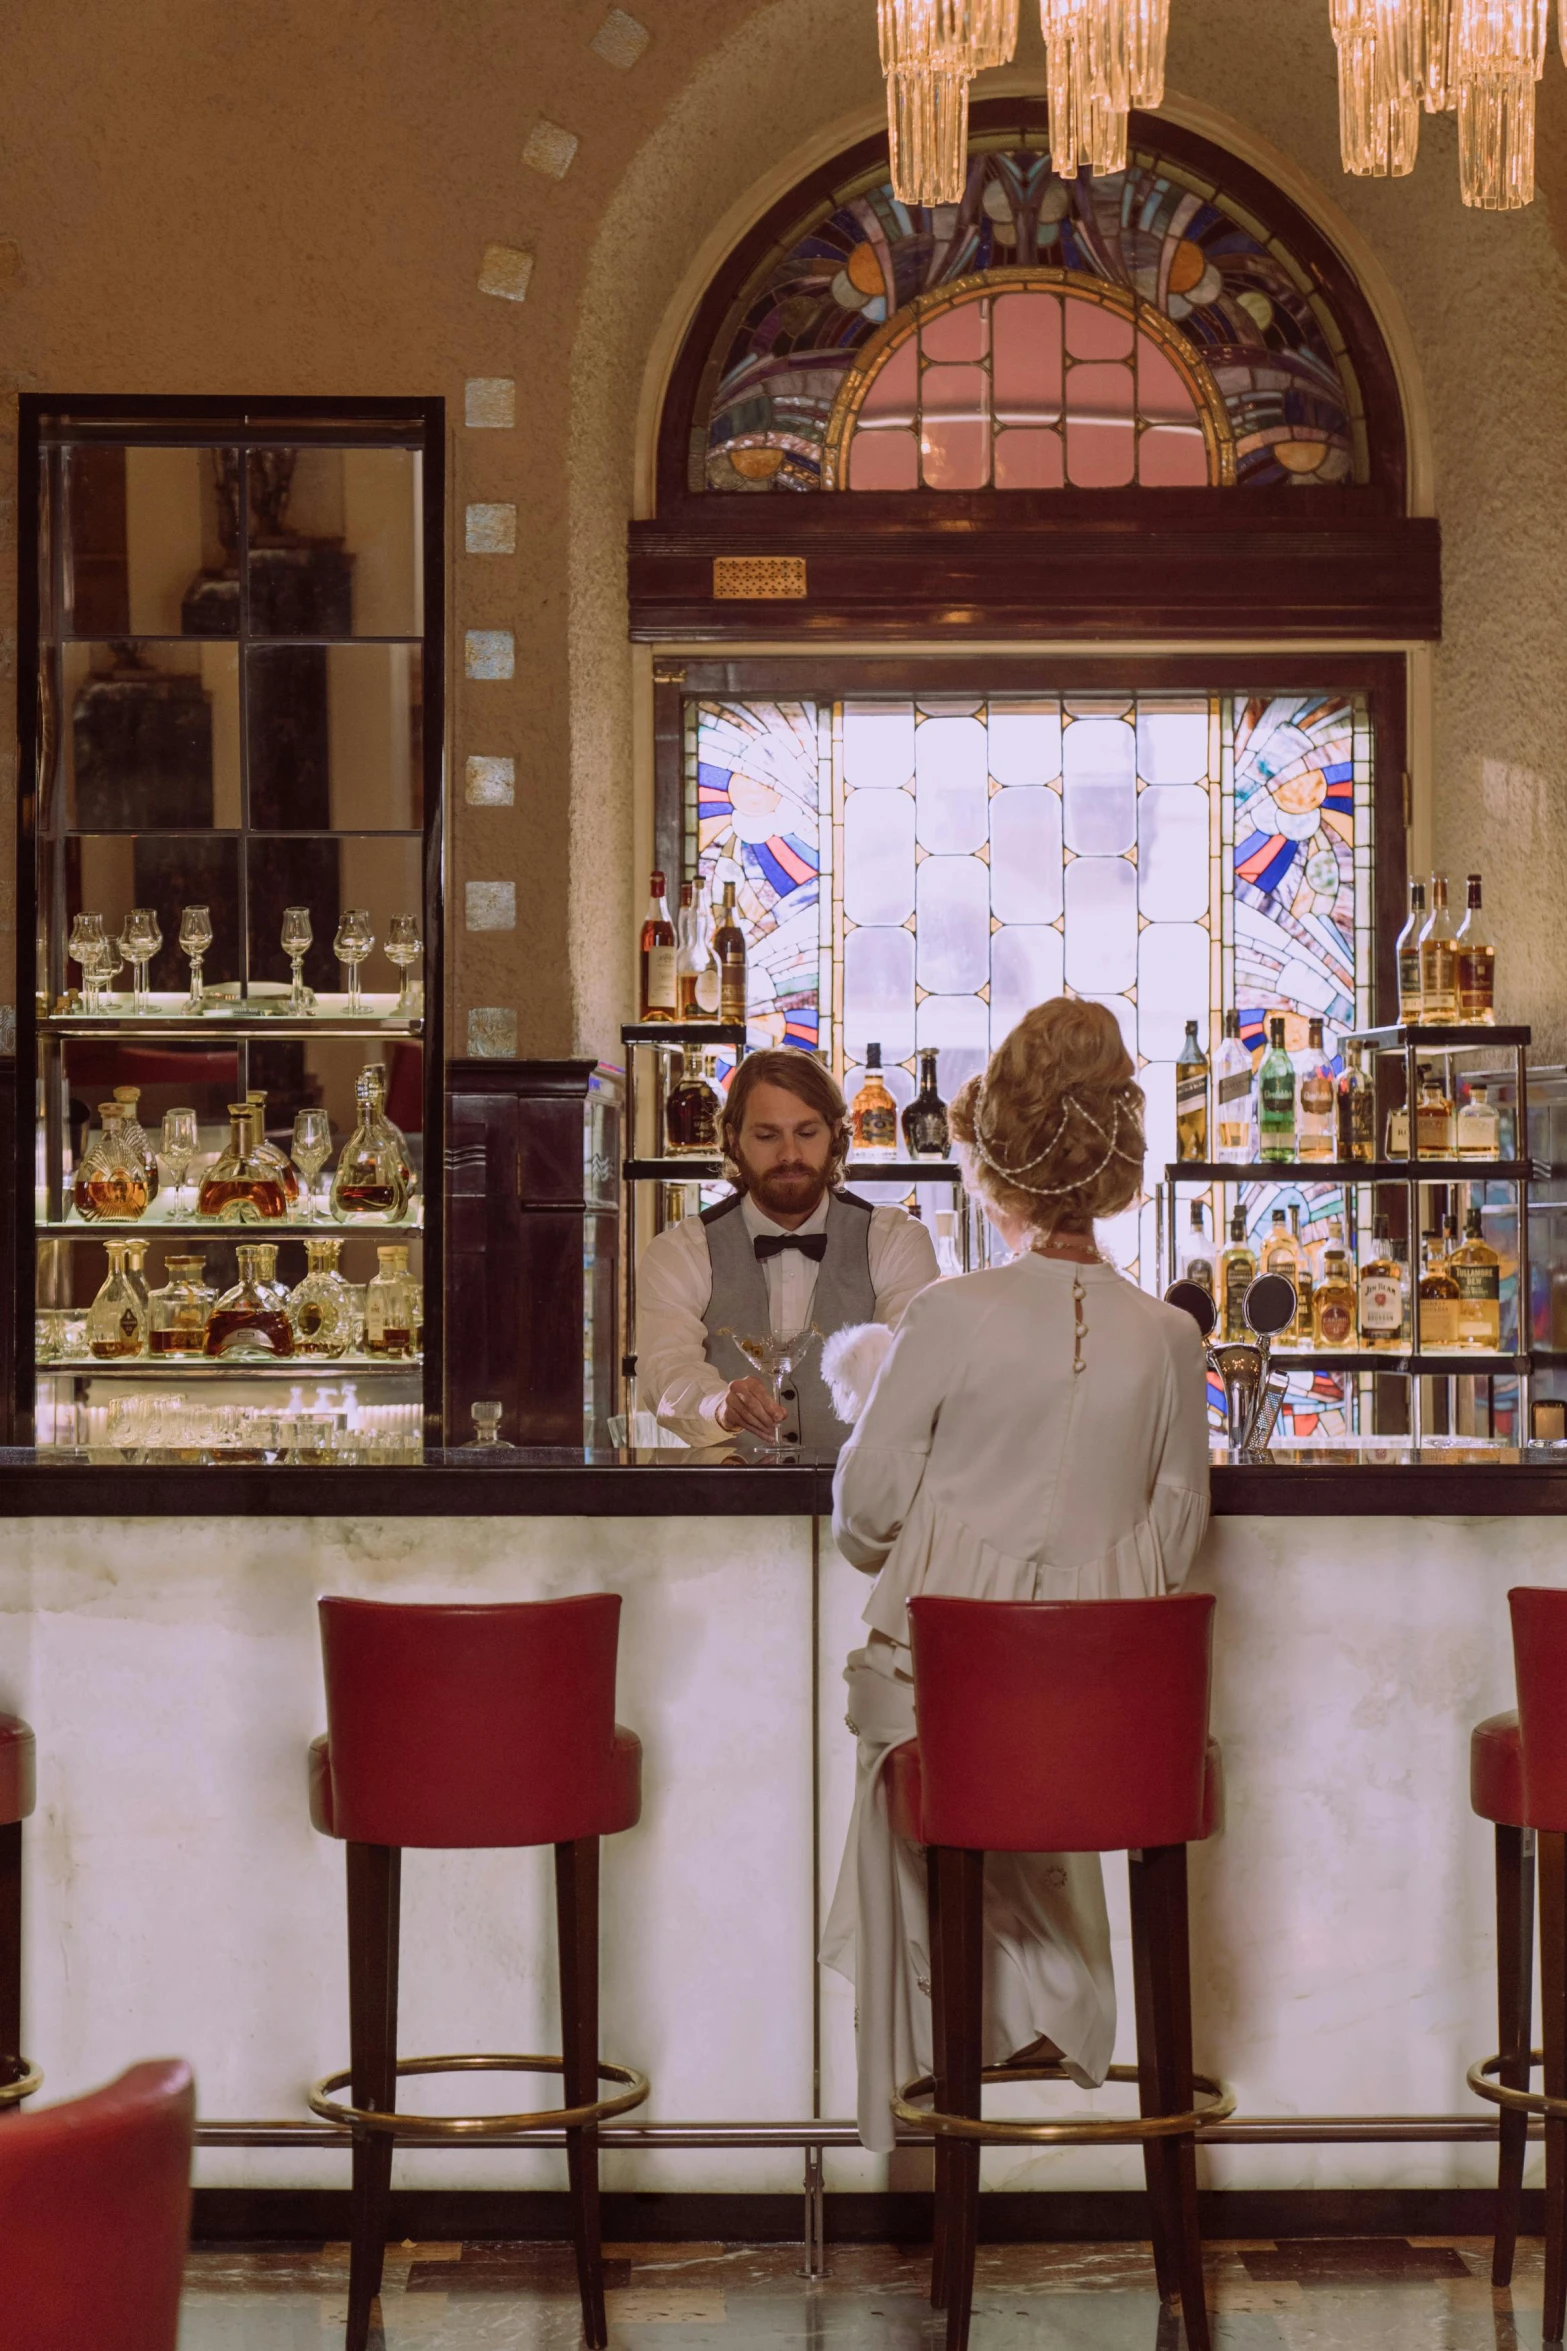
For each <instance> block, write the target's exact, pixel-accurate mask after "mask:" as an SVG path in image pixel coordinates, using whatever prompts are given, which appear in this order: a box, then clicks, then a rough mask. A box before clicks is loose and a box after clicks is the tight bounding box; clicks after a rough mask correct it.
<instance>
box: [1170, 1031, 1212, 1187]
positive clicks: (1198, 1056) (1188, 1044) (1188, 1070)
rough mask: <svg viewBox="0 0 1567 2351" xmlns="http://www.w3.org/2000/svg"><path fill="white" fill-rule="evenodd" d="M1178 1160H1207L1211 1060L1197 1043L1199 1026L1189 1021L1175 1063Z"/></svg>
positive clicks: (1176, 1154) (1176, 1145) (1176, 1151)
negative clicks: (1209, 1066) (1209, 1062)
mask: <svg viewBox="0 0 1567 2351" xmlns="http://www.w3.org/2000/svg"><path fill="white" fill-rule="evenodd" d="M1175 1156H1176V1158H1177V1159H1206V1158H1207V1156H1208V1056H1207V1054H1206V1053H1204V1051H1203V1049H1202V1047H1201V1045H1199V1044H1198V1042H1197V1023H1196V1022H1195V1021H1194V1020H1189V1021H1188V1022H1187V1024H1186V1034H1185V1036H1184V1037H1183V1038H1182V1040H1181V1050H1180V1053H1179V1054H1178V1056H1177V1058H1176V1063H1175Z"/></svg>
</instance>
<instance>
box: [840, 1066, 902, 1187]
mask: <svg viewBox="0 0 1567 2351" xmlns="http://www.w3.org/2000/svg"><path fill="white" fill-rule="evenodd" d="M849 1133H850V1140H851V1149H852V1151H853V1154H854V1156H855V1158H856V1159H895V1158H896V1157H897V1155H898V1106H897V1104H896V1103H895V1102H894V1100H893V1098H892V1096H891V1095H890V1094H889V1093H888V1091H887V1087H886V1082H885V1080H884V1079H883V1077H882V1074H881V1047H880V1046H879V1045H867V1046H866V1048H865V1083H864V1085H863V1086H861V1088H860V1090H859V1092H858V1093H857V1094H856V1095H855V1097H854V1100H853V1102H852V1103H851V1104H850V1105H849Z"/></svg>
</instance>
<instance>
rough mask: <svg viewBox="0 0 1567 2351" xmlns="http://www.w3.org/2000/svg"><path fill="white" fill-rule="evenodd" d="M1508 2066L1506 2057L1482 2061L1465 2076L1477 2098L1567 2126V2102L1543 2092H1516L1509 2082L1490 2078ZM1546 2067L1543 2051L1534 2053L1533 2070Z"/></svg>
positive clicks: (1532, 2051)
mask: <svg viewBox="0 0 1567 2351" xmlns="http://www.w3.org/2000/svg"><path fill="white" fill-rule="evenodd" d="M1506 2062H1507V2060H1506V2059H1505V2058H1502V2057H1482V2058H1481V2059H1480V2060H1479V2062H1478V2063H1477V2064H1474V2065H1472V2066H1471V2067H1470V2068H1469V2071H1468V2073H1467V2074H1466V2075H1465V2076H1464V2079H1465V2081H1467V2083H1468V2084H1469V2087H1470V2089H1471V2090H1473V2092H1474V2094H1475V2096H1476V2097H1477V2098H1487V2099H1489V2100H1490V2102H1491V2104H1492V2105H1493V2106H1505V2107H1508V2108H1510V2109H1511V2110H1512V2112H1513V2113H1514V2114H1543V2115H1548V2116H1549V2117H1550V2119H1551V2120H1552V2121H1553V2122H1567V2098H1548V2097H1547V2096H1546V2095H1545V2092H1544V2091H1543V2090H1514V2089H1510V2088H1509V2087H1508V2085H1507V2084H1506V2083H1505V2082H1494V2081H1491V2080H1489V2079H1488V2078H1487V2077H1488V2076H1489V2075H1491V2074H1494V2073H1497V2072H1499V2071H1500V2069H1501V2067H1502V2066H1503V2065H1504V2064H1505V2063H1506ZM1544 2063H1545V2056H1544V2053H1543V2051H1541V2050H1539V2049H1531V2050H1530V2052H1529V2064H1530V2067H1531V2068H1533V2067H1534V2066H1537V2065H1543V2064H1544Z"/></svg>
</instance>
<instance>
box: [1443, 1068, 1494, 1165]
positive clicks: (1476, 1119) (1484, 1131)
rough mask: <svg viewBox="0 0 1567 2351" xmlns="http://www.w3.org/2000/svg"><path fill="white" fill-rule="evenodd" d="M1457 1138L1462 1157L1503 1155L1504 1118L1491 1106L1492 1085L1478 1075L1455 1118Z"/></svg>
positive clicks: (1487, 1157) (1456, 1141)
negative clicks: (1479, 1078)
mask: <svg viewBox="0 0 1567 2351" xmlns="http://www.w3.org/2000/svg"><path fill="white" fill-rule="evenodd" d="M1453 1142H1454V1145H1455V1147H1456V1150H1457V1153H1458V1156H1459V1158H1460V1159H1500V1158H1501V1156H1502V1122H1501V1120H1500V1119H1499V1118H1498V1116H1497V1114H1496V1112H1495V1111H1494V1110H1493V1109H1492V1107H1491V1089H1490V1087H1489V1086H1483V1085H1481V1083H1480V1082H1479V1080H1478V1079H1476V1080H1475V1082H1474V1084H1473V1085H1471V1087H1470V1089H1469V1093H1468V1096H1467V1099H1466V1100H1465V1101H1464V1102H1463V1103H1462V1104H1461V1105H1460V1107H1459V1112H1458V1116H1457V1117H1456V1118H1455V1119H1454V1121H1453Z"/></svg>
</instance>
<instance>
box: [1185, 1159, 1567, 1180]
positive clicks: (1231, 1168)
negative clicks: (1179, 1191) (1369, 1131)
mask: <svg viewBox="0 0 1567 2351" xmlns="http://www.w3.org/2000/svg"><path fill="white" fill-rule="evenodd" d="M1534 1172H1535V1171H1534V1167H1533V1163H1532V1162H1531V1161H1530V1160H1527V1159H1290V1160H1247V1161H1246V1162H1244V1163H1242V1162H1240V1161H1238V1160H1222V1159H1172V1160H1168V1161H1166V1163H1165V1170H1164V1180H1165V1182H1166V1183H1167V1184H1188V1183H1196V1184H1212V1183H1221V1184H1407V1183H1408V1182H1409V1180H1410V1178H1411V1177H1414V1179H1415V1180H1416V1181H1417V1182H1418V1183H1422V1184H1519V1183H1526V1182H1528V1181H1529V1179H1530V1177H1531V1176H1532V1175H1533V1174H1534Z"/></svg>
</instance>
